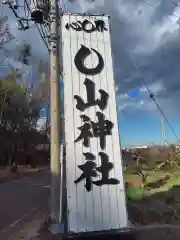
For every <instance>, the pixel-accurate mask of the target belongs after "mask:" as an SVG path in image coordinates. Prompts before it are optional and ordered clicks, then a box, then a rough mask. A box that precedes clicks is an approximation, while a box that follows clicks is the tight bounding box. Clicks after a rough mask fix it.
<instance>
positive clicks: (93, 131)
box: [75, 112, 114, 150]
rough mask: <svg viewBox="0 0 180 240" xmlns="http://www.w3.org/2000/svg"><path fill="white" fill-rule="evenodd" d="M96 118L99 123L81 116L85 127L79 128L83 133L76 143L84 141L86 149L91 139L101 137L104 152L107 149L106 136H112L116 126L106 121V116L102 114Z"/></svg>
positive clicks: (98, 113)
mask: <svg viewBox="0 0 180 240" xmlns="http://www.w3.org/2000/svg"><path fill="white" fill-rule="evenodd" d="M96 116H97V117H98V122H93V121H91V120H90V118H89V117H88V116H86V115H81V116H80V117H81V119H82V120H83V122H85V123H84V125H83V126H81V127H78V129H79V130H80V131H81V133H80V135H79V137H78V138H77V139H76V140H75V142H78V141H80V140H83V145H84V146H85V147H89V146H90V138H92V137H99V139H100V147H101V149H102V150H104V149H105V147H106V136H107V135H111V134H112V128H113V126H114V124H113V123H112V122H111V121H109V120H105V116H104V114H103V113H101V112H97V113H96Z"/></svg>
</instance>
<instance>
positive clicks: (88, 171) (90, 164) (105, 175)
mask: <svg viewBox="0 0 180 240" xmlns="http://www.w3.org/2000/svg"><path fill="white" fill-rule="evenodd" d="M83 155H84V156H85V158H86V162H85V164H82V165H78V167H79V169H80V170H81V171H82V174H81V175H80V177H79V178H78V179H77V180H75V181H74V183H76V184H77V183H79V182H81V181H82V180H84V179H85V181H86V183H85V188H86V190H87V191H88V192H90V191H91V190H92V188H93V184H94V185H96V186H103V185H116V184H119V183H120V182H119V180H118V179H116V178H109V173H110V171H111V170H112V169H113V163H111V162H109V156H108V155H107V154H105V153H103V152H100V153H99V156H100V158H101V166H99V167H97V164H96V163H95V162H94V160H95V156H94V154H92V153H89V152H87V153H83ZM97 172H99V173H101V179H100V180H93V177H97V176H98V173H97Z"/></svg>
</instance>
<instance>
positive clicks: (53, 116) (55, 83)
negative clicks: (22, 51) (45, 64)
mask: <svg viewBox="0 0 180 240" xmlns="http://www.w3.org/2000/svg"><path fill="white" fill-rule="evenodd" d="M50 18H51V36H50V41H51V51H50V125H51V131H50V135H51V137H50V139H51V150H50V151H51V153H50V156H51V159H50V169H51V195H50V218H51V221H52V223H58V222H59V211H60V206H59V201H60V177H61V166H60V104H59V102H60V62H59V61H60V41H59V33H58V32H59V18H60V14H59V7H58V1H57V0H51V6H50Z"/></svg>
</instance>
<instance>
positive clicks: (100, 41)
mask: <svg viewBox="0 0 180 240" xmlns="http://www.w3.org/2000/svg"><path fill="white" fill-rule="evenodd" d="M84 18H85V17H83V16H80V15H79V16H78V15H68V14H65V15H63V17H62V42H63V73H64V76H63V79H64V102H65V139H66V171H67V179H66V181H67V202H68V230H69V231H70V232H71V231H72V232H86V231H100V230H110V229H119V228H123V227H126V226H127V225H128V220H127V212H126V203H125V193H124V183H123V173H122V172H123V170H122V158H121V151H120V142H119V131H118V122H117V111H116V100H115V85H114V76H113V67H112V55H111V45H110V35H109V23H108V16H88V17H87V16H86V18H87V19H90V20H95V19H102V20H104V22H105V23H106V27H107V28H108V31H104V32H98V31H95V32H93V33H86V32H84V31H75V30H73V29H71V28H70V29H69V30H67V29H66V28H65V25H66V24H67V23H71V22H75V21H77V20H83V19H84ZM81 44H83V45H85V46H86V47H88V48H89V49H91V48H94V49H96V50H97V51H98V52H99V53H100V54H101V55H102V57H103V59H104V63H105V67H104V69H103V70H102V71H101V73H100V74H98V75H94V76H86V75H84V74H82V73H80V72H79V71H78V69H77V68H76V66H75V64H74V57H75V55H76V53H77V52H78V50H79V49H80V47H81ZM85 63H86V66H87V67H93V66H94V67H95V66H96V65H97V63H98V59H97V56H96V54H94V53H93V54H91V55H90V56H89V57H88V58H87V59H86V62H85ZM86 77H88V78H89V79H91V80H92V81H93V82H94V83H95V87H96V98H100V93H99V89H103V90H105V91H106V92H108V94H109V100H108V106H107V108H106V109H105V110H104V111H103V113H104V114H105V116H106V119H107V120H110V121H112V122H113V123H114V127H113V129H112V135H111V136H106V149H105V150H104V152H105V153H106V154H107V155H108V156H109V161H110V162H112V163H113V164H114V168H113V169H112V170H111V171H110V177H112V178H117V179H118V180H119V181H120V184H118V185H104V186H101V187H98V186H95V185H93V189H92V191H91V192H87V191H86V189H85V186H84V185H85V180H83V181H81V182H80V183H78V184H75V183H74V181H75V180H76V179H77V178H78V177H79V176H80V175H81V174H82V171H81V170H80V169H79V168H78V165H81V164H84V163H85V157H84V156H83V152H91V153H93V154H94V155H95V156H96V160H95V161H96V163H97V165H98V166H100V165H101V161H100V160H101V159H100V157H99V156H98V153H99V152H101V151H102V150H101V149H100V142H99V138H91V139H90V147H89V148H86V147H84V146H83V144H82V141H79V142H77V143H75V142H74V140H75V139H76V138H77V137H78V136H79V134H80V131H79V130H78V127H80V126H82V125H83V122H82V120H81V118H80V115H82V114H85V115H87V116H89V117H90V119H91V121H94V122H97V120H98V119H97V117H96V111H100V112H101V110H100V109H99V107H98V106H95V107H90V108H88V109H86V110H85V111H84V112H80V111H79V110H78V109H76V100H75V99H74V95H79V96H81V97H82V99H83V100H84V101H85V102H86V100H87V96H86V88H85V85H84V80H85V78H86ZM100 176H101V175H100ZM100 176H99V177H98V178H99V179H100ZM98 178H95V179H96V180H97V179H98ZM95 179H94V178H93V180H95Z"/></svg>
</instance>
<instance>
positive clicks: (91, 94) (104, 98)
mask: <svg viewBox="0 0 180 240" xmlns="http://www.w3.org/2000/svg"><path fill="white" fill-rule="evenodd" d="M84 85H85V86H86V93H87V102H86V103H85V102H84V100H83V99H82V98H81V97H80V96H78V95H75V96H74V98H75V99H76V100H77V104H76V108H77V109H78V110H80V111H84V110H85V109H87V108H89V107H92V106H96V105H98V106H99V108H100V109H101V110H104V109H105V108H106V107H107V103H108V99H109V95H108V93H106V92H105V91H104V90H102V89H100V90H99V93H100V99H95V83H93V81H91V80H90V79H89V78H86V79H85V81H84Z"/></svg>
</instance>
